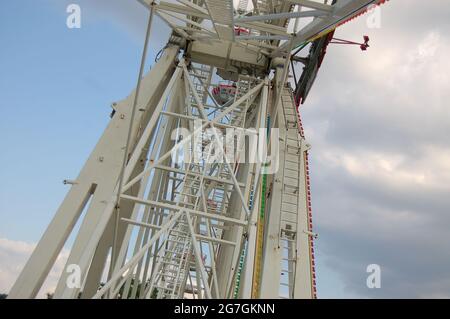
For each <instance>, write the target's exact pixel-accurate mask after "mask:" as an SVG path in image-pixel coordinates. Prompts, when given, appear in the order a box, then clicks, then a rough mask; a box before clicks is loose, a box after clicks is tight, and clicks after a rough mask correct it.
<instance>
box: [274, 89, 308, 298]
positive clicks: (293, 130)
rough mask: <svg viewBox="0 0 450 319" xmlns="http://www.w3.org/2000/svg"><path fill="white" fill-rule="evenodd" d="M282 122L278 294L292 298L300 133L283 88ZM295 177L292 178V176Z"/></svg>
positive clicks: (291, 105) (291, 106)
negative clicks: (282, 149)
mask: <svg viewBox="0 0 450 319" xmlns="http://www.w3.org/2000/svg"><path fill="white" fill-rule="evenodd" d="M281 103H282V109H283V114H282V115H283V116H284V122H285V125H286V138H285V141H284V145H285V157H284V168H283V170H284V171H283V191H282V194H281V209H280V212H281V214H280V223H279V225H280V230H279V234H280V237H279V239H280V247H281V248H282V267H281V268H282V270H281V274H280V275H281V277H280V296H281V295H285V294H286V290H287V292H288V296H289V298H293V290H294V282H295V280H294V279H295V269H296V262H297V248H296V242H297V233H298V231H299V229H298V225H297V220H298V216H297V215H298V210H299V207H298V202H299V182H300V181H299V179H298V178H296V177H297V176H299V172H300V169H301V167H300V164H301V156H303V152H301V145H302V136H301V135H300V133H299V124H298V121H297V112H296V109H295V102H294V100H293V97H292V92H291V90H290V89H289V88H284V89H283V92H282V96H281ZM292 177H294V178H292Z"/></svg>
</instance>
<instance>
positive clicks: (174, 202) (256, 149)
mask: <svg viewBox="0 0 450 319" xmlns="http://www.w3.org/2000/svg"><path fill="white" fill-rule="evenodd" d="M139 1H140V2H141V3H142V4H143V5H144V6H145V7H146V8H147V9H148V10H149V14H150V18H149V23H148V28H147V37H146V42H145V46H144V47H145V49H144V53H143V59H142V64H141V69H140V71H141V72H140V75H139V80H138V85H137V89H136V90H135V91H134V92H132V93H131V94H130V96H128V97H127V98H126V99H124V100H123V101H120V102H118V103H115V104H114V105H113V109H114V111H113V115H112V119H111V122H110V123H109V125H108V127H107V128H106V130H105V131H104V133H103V135H102V137H101V138H100V140H99V142H98V143H97V145H96V146H95V149H94V150H93V152H92V153H91V155H90V156H89V158H88V160H87V161H86V163H85V165H84V167H83V168H82V170H81V172H80V174H79V176H78V177H77V178H76V179H75V180H73V181H66V182H67V183H68V184H70V187H71V188H70V191H69V192H68V194H67V196H66V197H65V199H64V201H63V202H62V204H61V206H60V207H59V209H58V211H57V213H56V215H55V217H54V218H53V220H52V221H51V223H50V224H49V226H48V228H47V230H46V231H45V233H44V235H43V237H42V239H41V240H40V242H39V243H38V245H37V247H36V249H35V251H34V252H33V254H32V256H31V257H30V259H29V260H28V262H27V264H26V265H25V267H24V269H23V271H22V272H21V274H20V276H19V278H18V279H17V281H16V283H15V284H14V286H13V288H12V290H11V292H10V294H9V297H10V298H33V297H35V296H36V295H37V293H38V292H39V290H40V288H41V286H42V284H43V282H44V280H45V279H46V277H47V275H48V273H49V271H50V269H51V267H52V266H53V264H54V263H55V260H56V258H57V257H58V255H59V253H60V251H61V249H62V248H63V247H64V245H65V244H66V241H67V239H68V237H69V235H70V234H71V232H72V231H73V229H74V226H75V225H76V223H77V222H79V224H80V227H79V230H78V232H77V234H76V237H75V240H74V243H73V245H72V247H71V250H70V255H69V257H68V260H67V264H66V270H68V269H69V267H72V266H76V269H78V270H79V277H80V286H75V287H73V286H72V285H70V284H68V282H69V281H70V280H71V278H70V276H71V275H72V273H71V272H68V271H64V272H63V273H62V275H61V277H60V279H59V282H58V285H57V288H56V291H55V294H54V297H55V298H80V297H81V298H141V299H145V298H162V299H169V298H315V297H316V287H315V270H314V247H313V240H314V239H315V237H316V234H314V233H313V231H312V222H311V202H310V199H311V198H310V195H311V194H310V188H309V185H310V183H309V167H308V150H309V149H310V146H309V144H308V143H307V142H306V140H305V135H304V133H303V129H302V126H301V121H300V116H299V112H298V107H297V104H298V103H297V102H298V101H296V99H294V94H293V90H292V89H291V86H290V85H289V84H288V78H289V68H290V65H291V61H292V51H293V50H294V49H296V48H298V47H300V46H304V45H306V44H307V43H309V42H312V41H314V40H316V39H319V38H321V37H323V36H324V35H326V34H328V33H329V32H331V31H333V30H334V29H335V28H336V27H337V26H338V25H340V24H342V23H344V22H345V21H348V20H349V19H352V18H353V17H355V16H357V15H359V14H361V13H362V12H364V11H366V10H367V9H368V7H369V6H370V5H373V4H379V3H382V2H384V1H381V0H338V1H334V2H333V4H328V3H327V1H325V3H323V1H322V2H320V1H311V0H286V1H285V0H253V1H251V2H249V1H241V2H240V3H239V4H236V7H235V6H234V5H233V1H231V0H204V1H203V0H192V1H188V0H178V1H171V2H164V1H152V0H139ZM143 9H144V7H143ZM154 15H158V16H159V17H160V18H161V19H162V20H163V21H165V22H166V23H167V24H168V25H170V26H171V27H172V29H173V33H172V35H171V37H170V40H169V42H168V44H167V45H166V47H165V48H164V49H163V51H162V53H161V56H160V58H159V60H158V62H157V63H155V64H154V65H153V67H152V69H151V70H150V72H149V73H148V74H147V75H145V76H143V65H144V64H145V56H146V55H147V47H148V42H149V38H148V35H149V34H150V30H151V26H152V22H153V17H154ZM301 19H306V20H307V21H306V22H307V23H303V25H301V22H302V20H301ZM293 30H294V31H295V32H294V31H293ZM230 149H231V150H230ZM230 154H231V155H230ZM252 159H253V160H252Z"/></svg>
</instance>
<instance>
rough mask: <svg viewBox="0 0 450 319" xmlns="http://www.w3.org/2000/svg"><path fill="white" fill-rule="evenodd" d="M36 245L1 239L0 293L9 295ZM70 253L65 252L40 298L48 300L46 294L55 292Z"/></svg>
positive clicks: (59, 258) (40, 293) (57, 262)
mask: <svg viewBox="0 0 450 319" xmlns="http://www.w3.org/2000/svg"><path fill="white" fill-rule="evenodd" d="M35 247H36V244H34V243H26V242H22V241H14V240H9V239H6V238H0V293H8V292H9V290H10V289H11V287H12V285H13V284H14V281H15V280H16V279H17V277H18V276H19V274H20V271H21V270H22V268H23V267H24V265H25V263H26V261H27V260H28V258H29V257H30V255H31V253H32V252H33V250H34V248H35ZM67 257H68V251H67V250H63V251H62V252H61V254H60V255H59V256H58V258H57V260H56V262H55V265H54V267H53V268H52V270H51V271H50V273H49V276H48V278H47V280H46V281H45V283H44V285H43V286H42V289H41V291H40V292H39V294H38V296H37V297H38V298H46V294H47V293H49V292H54V290H55V288H56V284H57V281H58V278H59V276H60V274H61V272H62V270H63V268H64V265H65V263H66V260H67Z"/></svg>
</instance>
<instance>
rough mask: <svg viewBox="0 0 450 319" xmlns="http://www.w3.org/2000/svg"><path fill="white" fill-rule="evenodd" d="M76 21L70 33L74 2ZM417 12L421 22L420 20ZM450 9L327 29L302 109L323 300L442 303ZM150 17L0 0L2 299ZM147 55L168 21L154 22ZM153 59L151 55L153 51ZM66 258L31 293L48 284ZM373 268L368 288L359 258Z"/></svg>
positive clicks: (81, 157)
mask: <svg viewBox="0 0 450 319" xmlns="http://www.w3.org/2000/svg"><path fill="white" fill-rule="evenodd" d="M71 2H73V3H78V4H80V5H81V8H82V10H83V11H82V14H83V15H82V17H83V20H82V23H83V24H82V28H81V29H80V30H75V31H74V30H68V29H67V28H66V27H65V20H66V17H67V14H66V12H65V8H66V6H67V4H68V3H71ZM425 13H426V15H425ZM449 16H450V4H448V3H446V1H443V0H427V1H419V0H391V1H389V2H388V3H387V4H385V5H383V6H382V9H381V25H380V28H368V26H367V17H368V16H363V17H361V18H360V19H358V20H356V21H353V22H351V23H348V24H346V25H344V26H343V27H341V28H340V29H339V30H338V32H337V34H336V36H337V37H339V38H345V39H350V40H360V39H362V36H363V35H365V34H367V35H369V36H370V38H371V47H370V49H369V50H368V51H367V52H361V51H360V50H359V49H358V48H357V47H351V46H338V45H335V46H331V47H330V48H329V50H328V55H327V57H326V59H325V62H324V64H323V66H322V68H321V70H320V74H319V76H318V79H317V82H316V85H315V86H314V87H313V89H312V91H311V93H310V96H309V98H308V101H307V103H306V104H305V105H303V106H302V115H303V122H304V125H305V128H306V134H307V136H308V139H309V142H310V143H311V144H312V145H313V149H312V151H311V161H312V163H311V175H312V176H311V178H312V191H313V209H314V224H315V227H316V231H317V232H318V233H319V235H320V237H319V239H318V240H317V243H316V247H317V254H316V259H317V264H318V274H317V276H318V294H319V297H322V298H330V297H334V298H348V297H356V298H372V297H376V298H380V297H387V298H401V297H414V298H416V297H417V298H423V297H450V232H449V229H450V196H449V195H450V140H449V137H450V108H449V107H448V104H449V102H448V101H450V90H449V86H450V79H449V77H450V64H449V63H448V62H447V60H448V57H449V56H450V38H449V36H448V34H450V20H449V19H448V17H449ZM145 18H146V13H145V10H142V7H141V6H140V5H138V4H137V3H136V4H134V3H133V1H128V0H78V1H66V0H39V1H37V0H22V1H1V3H0V27H1V28H0V38H1V39H2V42H3V43H5V45H4V46H2V50H1V51H0V70H1V72H0V110H1V111H2V116H1V117H0V134H1V136H2V139H0V147H1V150H2V154H4V156H1V157H0V167H1V169H0V179H1V181H2V184H1V185H0V218H1V220H2V222H1V223H0V293H1V292H7V291H8V290H9V289H10V287H11V285H12V283H13V282H14V279H15V278H16V277H17V275H18V272H19V271H20V269H21V267H22V266H23V264H24V262H25V260H26V259H27V257H28V256H29V254H30V253H31V251H32V249H33V247H34V245H35V243H36V242H37V241H38V240H39V238H40V236H41V234H42V233H43V231H44V230H45V227H46V225H47V224H48V222H49V221H50V219H51V217H52V216H53V214H54V212H55V211H56V209H57V207H58V205H59V203H60V202H61V200H62V199H63V197H64V194H65V193H66V191H67V188H66V187H65V186H64V185H62V183H61V181H62V180H63V179H65V178H73V177H74V176H76V175H77V172H78V171H79V169H80V168H81V166H82V164H83V162H84V161H85V159H86V157H87V156H88V154H89V153H90V151H91V150H92V148H93V146H94V145H95V143H96V141H97V139H98V138H99V136H100V134H101V132H102V130H103V129H104V127H105V126H106V124H107V122H108V115H109V112H110V108H109V105H110V104H111V103H112V102H114V101H116V100H119V99H121V98H122V97H124V96H126V95H127V94H128V93H129V91H130V90H131V89H132V87H133V86H134V83H135V78H136V75H137V71H138V66H139V54H140V50H141V45H142V38H143V28H144V26H145ZM157 26H158V27H156V28H155V29H154V34H153V38H152V39H153V41H152V52H151V55H153V56H154V54H155V52H157V51H159V49H160V48H161V47H162V46H163V45H164V42H165V39H166V36H167V32H168V30H167V28H166V27H165V26H164V25H162V23H161V21H157ZM150 60H153V59H150ZM65 256H67V251H64V252H63V253H62V256H61V257H60V259H59V260H58V262H57V265H56V267H55V269H54V270H53V271H52V273H51V276H50V278H49V280H48V281H47V283H46V286H45V287H44V289H43V291H42V292H41V296H43V295H44V294H45V292H48V291H51V290H52V287H54V285H55V280H56V278H57V273H58V271H60V270H61V268H62V265H63V263H64V258H65ZM369 264H378V265H380V267H381V276H382V277H381V288H380V289H368V288H367V286H366V278H367V275H368V274H367V273H366V267H367V265H369Z"/></svg>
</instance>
